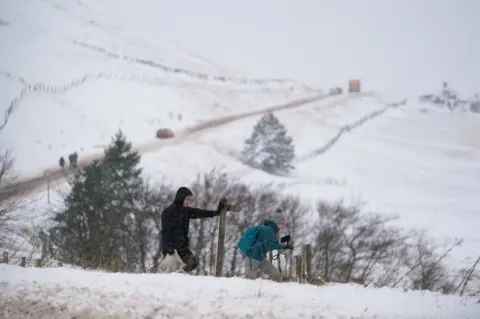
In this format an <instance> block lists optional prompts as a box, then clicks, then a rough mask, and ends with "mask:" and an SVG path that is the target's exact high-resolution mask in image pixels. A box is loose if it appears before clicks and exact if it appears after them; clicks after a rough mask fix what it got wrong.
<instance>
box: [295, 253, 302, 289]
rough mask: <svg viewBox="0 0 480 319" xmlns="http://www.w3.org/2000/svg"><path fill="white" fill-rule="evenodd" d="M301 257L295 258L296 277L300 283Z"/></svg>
mask: <svg viewBox="0 0 480 319" xmlns="http://www.w3.org/2000/svg"><path fill="white" fill-rule="evenodd" d="M300 257H301V256H299V255H297V256H295V257H294V260H295V277H296V279H297V282H298V283H301V282H302V259H301V258H300Z"/></svg>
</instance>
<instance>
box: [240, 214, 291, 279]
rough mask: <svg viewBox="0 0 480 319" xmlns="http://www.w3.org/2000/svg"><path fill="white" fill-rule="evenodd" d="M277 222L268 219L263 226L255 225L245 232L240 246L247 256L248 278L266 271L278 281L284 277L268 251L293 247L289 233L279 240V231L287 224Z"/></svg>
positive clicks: (258, 275)
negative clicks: (268, 257) (271, 260)
mask: <svg viewBox="0 0 480 319" xmlns="http://www.w3.org/2000/svg"><path fill="white" fill-rule="evenodd" d="M277 222H278V221H277ZM277 222H276V221H275V220H273V219H267V220H265V221H264V223H263V225H262V226H253V227H250V228H248V229H247V230H245V231H244V232H243V234H242V237H241V238H240V241H239V242H238V248H239V249H240V251H241V252H242V254H243V255H244V256H245V267H246V274H245V277H246V278H248V279H256V278H258V277H260V275H261V273H264V274H266V275H267V276H268V277H269V278H271V279H273V280H276V281H281V280H282V279H283V276H282V274H281V272H280V271H279V270H278V269H277V268H276V267H275V266H273V265H272V263H271V262H270V261H269V260H268V259H267V253H268V252H269V251H271V250H281V249H293V246H292V245H291V244H290V243H288V242H289V241H290V236H289V235H287V236H284V237H282V238H281V240H280V242H279V241H278V234H279V231H280V229H281V228H282V229H283V228H284V227H285V224H284V223H283V222H278V224H277Z"/></svg>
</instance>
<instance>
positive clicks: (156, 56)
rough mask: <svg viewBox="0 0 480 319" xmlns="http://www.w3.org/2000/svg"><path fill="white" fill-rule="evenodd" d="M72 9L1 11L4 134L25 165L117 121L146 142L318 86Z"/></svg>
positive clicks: (75, 145)
mask: <svg viewBox="0 0 480 319" xmlns="http://www.w3.org/2000/svg"><path fill="white" fill-rule="evenodd" d="M72 10H73V9H72ZM72 10H70V9H68V10H67V9H65V10H63V9H61V8H59V7H58V6H56V5H52V4H51V3H49V2H48V1H39V2H31V1H27V0H21V1H15V2H12V1H9V2H8V3H7V6H6V10H5V11H4V13H6V16H5V19H6V21H8V24H7V25H5V26H3V27H1V28H0V40H1V42H2V43H8V45H7V46H5V49H4V50H3V51H2V59H1V60H0V85H1V86H2V94H1V95H0V103H1V105H2V109H3V110H7V109H9V108H10V109H12V110H13V112H12V115H11V117H10V119H9V122H8V125H7V126H5V128H4V129H3V130H2V135H1V137H0V143H1V144H2V146H4V147H9V148H13V149H14V152H15V155H16V156H17V162H16V169H17V170H18V171H19V172H20V173H21V174H34V173H38V171H39V170H40V169H42V170H43V169H45V168H47V167H51V166H53V165H57V162H58V159H59V158H60V156H62V155H63V156H67V155H68V154H70V153H71V152H74V151H77V152H79V154H80V157H82V155H85V154H89V153H91V152H94V151H99V150H98V146H99V145H105V144H106V143H107V142H108V141H109V140H110V137H111V136H112V134H113V133H114V132H115V131H116V130H118V129H119V128H121V129H122V130H124V132H125V133H126V134H127V136H128V137H129V138H130V139H131V140H132V141H134V142H142V141H145V140H147V139H152V138H154V136H155V131H156V130H157V129H158V128H161V127H169V128H172V129H174V130H178V129H180V128H184V127H186V126H189V125H192V124H193V123H196V122H198V121H199V120H205V119H211V118H215V117H218V116H222V115H228V114H236V113H241V112H245V111H247V110H252V109H256V108H259V107H262V106H265V104H274V103H280V102H283V101H285V99H287V98H293V97H296V96H298V97H300V96H305V95H308V94H312V93H314V92H312V90H311V89H309V88H308V87H306V86H304V85H300V84H297V83H295V82H294V81H290V80H282V79H256V78H247V77H243V76H236V75H235V74H232V73H231V72H229V71H228V70H224V69H223V68H220V67H217V66H214V65H213V64H211V63H208V62H206V61H203V60H201V59H199V58H198V57H189V56H188V55H186V54H180V51H179V50H178V49H176V48H172V47H170V46H169V45H162V44H156V43H150V42H148V41H145V40H144V39H142V38H139V37H136V36H131V35H125V34H120V33H118V32H115V31H112V30H111V28H109V27H108V26H100V25H98V24H97V23H95V22H94V21H89V20H85V19H83V18H80V17H78V14H79V13H78V12H76V11H74V10H73V11H72ZM66 26H67V27H66ZM160 43H161V42H160ZM32 154H35V155H34V157H35V158H34V159H32Z"/></svg>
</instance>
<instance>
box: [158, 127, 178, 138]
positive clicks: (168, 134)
mask: <svg viewBox="0 0 480 319" xmlns="http://www.w3.org/2000/svg"><path fill="white" fill-rule="evenodd" d="M173 137H175V134H173V131H172V130H171V129H168V128H160V129H158V130H157V138H161V139H164V138H173Z"/></svg>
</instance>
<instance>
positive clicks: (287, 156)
mask: <svg viewBox="0 0 480 319" xmlns="http://www.w3.org/2000/svg"><path fill="white" fill-rule="evenodd" d="M242 156H243V158H244V160H245V161H246V163H247V164H249V165H251V166H253V167H258V168H260V169H263V170H264V171H266V172H268V173H275V174H276V173H289V172H290V171H291V170H292V169H294V166H293V165H292V162H293V160H294V159H295V147H294V145H293V140H292V138H291V137H289V136H287V129H286V128H285V126H283V125H282V124H281V123H280V121H279V120H278V118H277V117H275V115H274V114H273V113H267V114H265V115H264V116H263V117H262V118H261V119H260V120H259V121H258V122H257V124H255V126H254V127H253V131H252V134H251V135H250V137H249V138H248V139H247V140H246V141H245V147H244V149H243V152H242Z"/></svg>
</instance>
